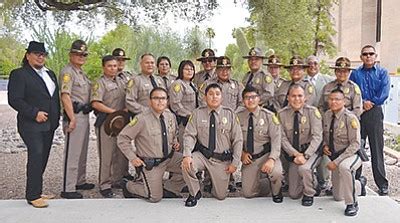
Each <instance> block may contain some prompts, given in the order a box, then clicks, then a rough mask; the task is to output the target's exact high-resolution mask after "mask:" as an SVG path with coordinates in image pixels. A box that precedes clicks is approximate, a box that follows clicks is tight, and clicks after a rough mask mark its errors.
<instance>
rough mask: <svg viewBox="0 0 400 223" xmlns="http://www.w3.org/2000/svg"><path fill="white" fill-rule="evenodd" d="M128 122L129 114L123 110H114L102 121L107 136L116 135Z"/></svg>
mask: <svg viewBox="0 0 400 223" xmlns="http://www.w3.org/2000/svg"><path fill="white" fill-rule="evenodd" d="M128 122H129V114H128V112H125V111H122V110H120V111H116V112H113V113H111V114H109V115H107V118H106V120H105V121H104V132H105V133H106V134H107V135H109V136H117V135H118V134H119V133H120V132H121V131H122V129H123V128H124V127H125V126H126V124H128Z"/></svg>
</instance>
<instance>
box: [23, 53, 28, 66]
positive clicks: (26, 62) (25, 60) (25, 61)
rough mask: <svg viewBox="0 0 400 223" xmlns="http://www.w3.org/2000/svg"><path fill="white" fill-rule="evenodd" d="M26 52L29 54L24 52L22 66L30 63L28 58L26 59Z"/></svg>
mask: <svg viewBox="0 0 400 223" xmlns="http://www.w3.org/2000/svg"><path fill="white" fill-rule="evenodd" d="M26 54H27V53H25V54H24V58H22V61H21V66H26V65H29V62H28V59H26Z"/></svg>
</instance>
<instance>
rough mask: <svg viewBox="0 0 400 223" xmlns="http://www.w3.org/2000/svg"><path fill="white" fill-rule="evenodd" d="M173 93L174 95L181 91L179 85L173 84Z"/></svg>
mask: <svg viewBox="0 0 400 223" xmlns="http://www.w3.org/2000/svg"><path fill="white" fill-rule="evenodd" d="M174 91H175V92H176V93H179V92H180V91H181V84H180V83H175V85H174Z"/></svg>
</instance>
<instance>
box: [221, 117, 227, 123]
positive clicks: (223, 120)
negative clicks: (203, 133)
mask: <svg viewBox="0 0 400 223" xmlns="http://www.w3.org/2000/svg"><path fill="white" fill-rule="evenodd" d="M226 123H228V119H227V118H226V117H222V124H224V125H226Z"/></svg>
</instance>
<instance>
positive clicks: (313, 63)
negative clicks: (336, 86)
mask: <svg viewBox="0 0 400 223" xmlns="http://www.w3.org/2000/svg"><path fill="white" fill-rule="evenodd" d="M308 65H310V66H311V65H314V66H317V65H318V63H317V62H308Z"/></svg>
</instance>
